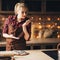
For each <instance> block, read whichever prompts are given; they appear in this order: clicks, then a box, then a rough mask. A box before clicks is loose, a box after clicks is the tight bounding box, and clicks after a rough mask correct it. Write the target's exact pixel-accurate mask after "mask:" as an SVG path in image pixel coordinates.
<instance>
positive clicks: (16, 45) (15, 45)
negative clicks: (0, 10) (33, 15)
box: [3, 16, 31, 50]
mask: <svg viewBox="0 0 60 60" xmlns="http://www.w3.org/2000/svg"><path fill="white" fill-rule="evenodd" d="M26 20H28V18H25V19H24V20H22V21H21V22H19V23H18V22H17V19H16V16H9V17H8V19H7V20H6V21H5V23H4V28H3V33H7V34H13V35H14V36H16V37H19V38H20V39H18V40H17V39H6V42H7V44H6V50H23V49H25V48H26V40H25V39H24V32H23V30H22V24H23V23H24V22H25V21H26ZM27 31H28V33H29V34H30V36H31V23H30V24H29V25H28V26H27Z"/></svg>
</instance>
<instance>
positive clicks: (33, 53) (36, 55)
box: [12, 50, 54, 60]
mask: <svg viewBox="0 0 60 60" xmlns="http://www.w3.org/2000/svg"><path fill="white" fill-rule="evenodd" d="M26 52H28V53H29V55H25V56H14V57H13V59H14V60H54V59H53V58H51V57H50V56H48V55H47V54H45V53H43V52H42V51H41V50H27V51H26ZM13 59H12V60H13Z"/></svg>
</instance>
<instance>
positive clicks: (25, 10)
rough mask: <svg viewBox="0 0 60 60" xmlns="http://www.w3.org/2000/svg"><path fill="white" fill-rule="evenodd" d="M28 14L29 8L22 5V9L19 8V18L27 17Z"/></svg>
mask: <svg viewBox="0 0 60 60" xmlns="http://www.w3.org/2000/svg"><path fill="white" fill-rule="evenodd" d="M26 16H27V8H25V7H21V8H20V10H18V16H17V18H18V19H20V20H21V19H22V20H23V19H25V17H26Z"/></svg>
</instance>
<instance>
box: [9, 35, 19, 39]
mask: <svg viewBox="0 0 60 60" xmlns="http://www.w3.org/2000/svg"><path fill="white" fill-rule="evenodd" d="M10 38H13V39H19V37H15V36H13V35H10Z"/></svg>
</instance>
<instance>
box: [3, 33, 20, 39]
mask: <svg viewBox="0 0 60 60" xmlns="http://www.w3.org/2000/svg"><path fill="white" fill-rule="evenodd" d="M3 37H4V38H13V39H19V37H15V36H13V35H12V34H10V35H9V34H6V33H3Z"/></svg>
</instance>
